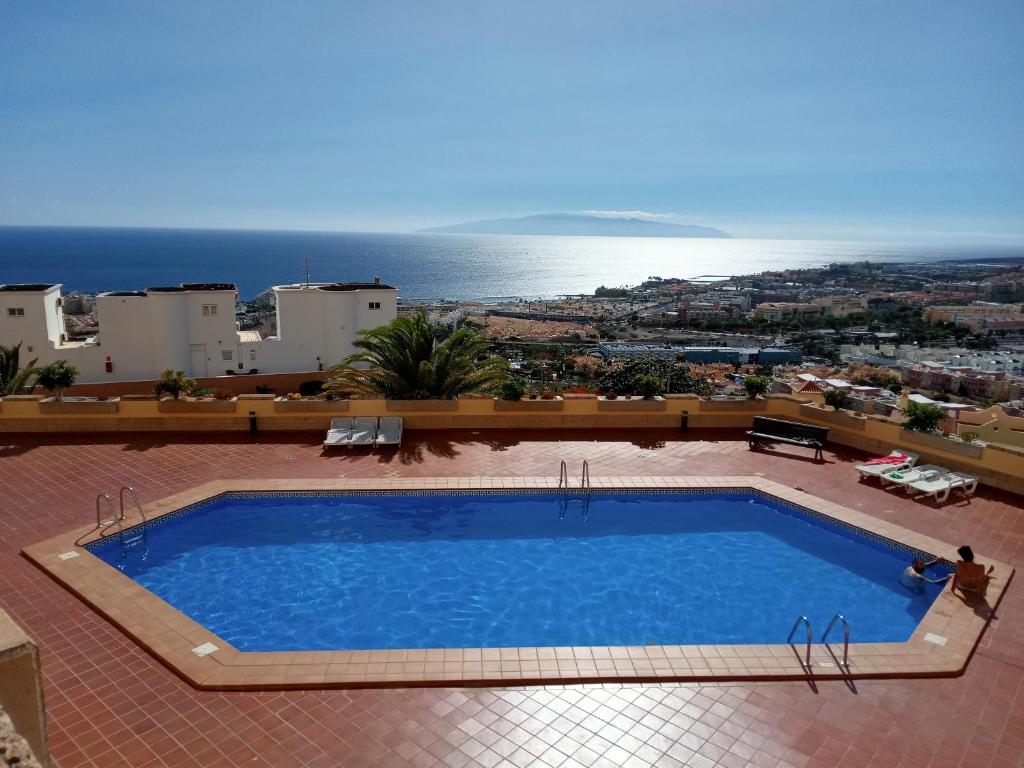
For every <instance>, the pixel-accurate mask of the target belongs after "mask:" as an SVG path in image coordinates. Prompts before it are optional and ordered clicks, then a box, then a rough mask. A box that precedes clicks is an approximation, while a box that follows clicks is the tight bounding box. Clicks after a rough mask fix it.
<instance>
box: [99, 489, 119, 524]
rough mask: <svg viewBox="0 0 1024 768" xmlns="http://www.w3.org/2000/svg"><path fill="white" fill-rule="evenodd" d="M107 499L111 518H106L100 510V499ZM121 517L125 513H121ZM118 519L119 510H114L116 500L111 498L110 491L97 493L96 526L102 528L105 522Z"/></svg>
mask: <svg viewBox="0 0 1024 768" xmlns="http://www.w3.org/2000/svg"><path fill="white" fill-rule="evenodd" d="M102 500H105V501H106V502H107V509H108V510H110V519H109V520H104V519H103V513H102V512H101V511H100V501H102ZM121 517H124V513H123V512H122V513H121ZM117 521H118V518H117V512H116V511H114V500H113V499H112V498H110V494H109V493H98V494H96V527H97V528H102V527H103V525H104V523H107V524H110V523H116V522H117Z"/></svg>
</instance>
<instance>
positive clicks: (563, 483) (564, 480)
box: [558, 459, 590, 491]
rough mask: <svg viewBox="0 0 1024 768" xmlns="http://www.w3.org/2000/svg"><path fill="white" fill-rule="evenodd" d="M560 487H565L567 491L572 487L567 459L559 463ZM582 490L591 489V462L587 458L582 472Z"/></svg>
mask: <svg viewBox="0 0 1024 768" xmlns="http://www.w3.org/2000/svg"><path fill="white" fill-rule="evenodd" d="M558 487H559V488H564V489H565V490H566V491H568V490H569V489H570V486H569V468H568V467H567V466H566V463H565V459H562V461H561V462H560V463H559V465H558ZM580 490H581V491H589V490H590V462H589V461H587V460H586V459H584V460H583V472H582V473H581V474H580Z"/></svg>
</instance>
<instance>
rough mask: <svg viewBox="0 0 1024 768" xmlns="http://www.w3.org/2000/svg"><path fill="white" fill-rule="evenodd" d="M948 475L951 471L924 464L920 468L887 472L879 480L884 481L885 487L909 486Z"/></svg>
mask: <svg viewBox="0 0 1024 768" xmlns="http://www.w3.org/2000/svg"><path fill="white" fill-rule="evenodd" d="M947 474H949V470H948V469H946V468H945V467H939V466H937V465H935V464H922V465H921V466H919V467H911V468H910V469H905V470H893V471H891V472H886V473H885V474H882V475H879V476H878V479H879V480H881V481H882V485H883V486H885V485H899V486H907V485H909V484H910V483H913V482H916V481H918V480H926V479H935V478H938V477H942V476H943V475H947Z"/></svg>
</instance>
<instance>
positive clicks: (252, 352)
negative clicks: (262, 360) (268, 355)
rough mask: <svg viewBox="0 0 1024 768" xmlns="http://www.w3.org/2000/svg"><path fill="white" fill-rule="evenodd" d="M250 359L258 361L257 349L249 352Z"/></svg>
mask: <svg viewBox="0 0 1024 768" xmlns="http://www.w3.org/2000/svg"><path fill="white" fill-rule="evenodd" d="M249 359H250V360H253V361H255V360H256V350H255V349H250V350H249Z"/></svg>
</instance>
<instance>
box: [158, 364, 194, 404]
mask: <svg viewBox="0 0 1024 768" xmlns="http://www.w3.org/2000/svg"><path fill="white" fill-rule="evenodd" d="M195 388H196V380H195V379H190V378H189V377H188V376H186V375H185V372H184V371H175V370H172V369H170V368H166V369H165V370H164V372H163V373H161V374H160V378H159V379H157V380H156V383H155V384H154V385H153V389H154V390H155V391H156V394H157V397H159V396H160V395H170V396H171V397H172V398H174V399H175V400H177V399H178V398H179V397H180V396H181V395H188V394H189V393H190V392H193V391H194V390H195Z"/></svg>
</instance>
